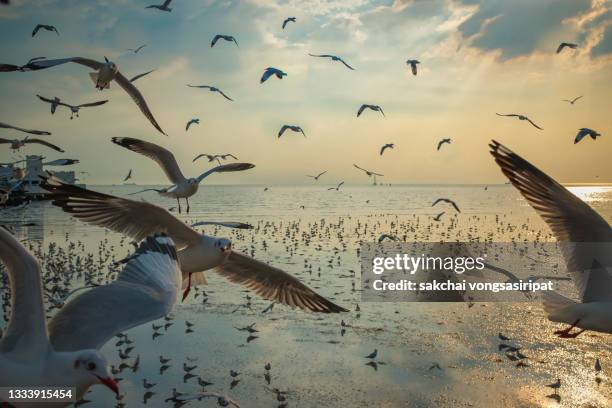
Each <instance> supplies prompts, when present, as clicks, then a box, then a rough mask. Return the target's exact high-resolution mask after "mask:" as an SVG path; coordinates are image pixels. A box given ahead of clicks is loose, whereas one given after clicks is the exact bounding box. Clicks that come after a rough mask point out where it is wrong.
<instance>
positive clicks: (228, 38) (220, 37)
mask: <svg viewBox="0 0 612 408" xmlns="http://www.w3.org/2000/svg"><path fill="white" fill-rule="evenodd" d="M219 40H225V41H229V42H232V41H233V42H234V43H235V44H236V47H238V41H236V39H235V38H234V37H233V36H231V35H223V34H217V35H215V37H214V38H213V39H212V41H211V42H210V48H212V47H214V46H215V44H216V43H217V41H219Z"/></svg>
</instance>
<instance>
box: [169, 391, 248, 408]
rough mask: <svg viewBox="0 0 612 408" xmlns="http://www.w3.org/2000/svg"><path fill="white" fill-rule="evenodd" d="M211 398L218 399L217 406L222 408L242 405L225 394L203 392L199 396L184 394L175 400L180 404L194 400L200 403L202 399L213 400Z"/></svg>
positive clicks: (238, 407)
mask: <svg viewBox="0 0 612 408" xmlns="http://www.w3.org/2000/svg"><path fill="white" fill-rule="evenodd" d="M211 397H212V398H216V399H217V404H219V406H220V407H227V406H229V405H230V404H231V405H233V406H235V407H236V408H240V405H239V404H238V402H236V401H235V400H233V399H232V398H230V397H229V396H228V395H223V394H219V393H216V392H206V391H202V392H199V393H197V394H189V395H188V394H182V395H179V396H177V397H176V398H175V400H176V401H177V402H178V403H185V402H188V401H193V400H198V401H200V400H201V399H202V398H211Z"/></svg>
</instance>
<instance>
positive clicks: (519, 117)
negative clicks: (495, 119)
mask: <svg viewBox="0 0 612 408" xmlns="http://www.w3.org/2000/svg"><path fill="white" fill-rule="evenodd" d="M495 114H496V115H497V116H508V117H511V118H518V119H519V120H526V121H527V122H529V123H531V125H532V126H533V127H535V128H537V129H540V130H543V129H542V128H541V127H539V126H538V125H536V124H535V123H533V122H532V121H531V119H529V118H528V117H527V116H525V115H519V114H516V113H507V114H504V113H497V112H495Z"/></svg>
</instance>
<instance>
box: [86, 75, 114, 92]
mask: <svg viewBox="0 0 612 408" xmlns="http://www.w3.org/2000/svg"><path fill="white" fill-rule="evenodd" d="M89 77H90V78H91V80H92V81H93V83H94V85H96V86H97V85H98V73H97V72H90V73H89ZM109 88H110V82H109V83H107V84H106V85H104V89H109Z"/></svg>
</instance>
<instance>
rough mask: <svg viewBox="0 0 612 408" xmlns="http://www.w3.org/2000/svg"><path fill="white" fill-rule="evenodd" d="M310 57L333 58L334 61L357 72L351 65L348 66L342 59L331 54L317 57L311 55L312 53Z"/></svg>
mask: <svg viewBox="0 0 612 408" xmlns="http://www.w3.org/2000/svg"><path fill="white" fill-rule="evenodd" d="M308 55H310V56H311V57H318V58H331V60H332V61H340V62H341V63H343V64H344V66H345V67H347V68H348V69H351V70H353V71H354V70H355V68H353V67H351V66H350V65H349V64H347V63H346V62H345V61H344V60H343V59H342V58H340V57H337V56H335V55H329V54H322V55H315V54H310V53H309V54H308Z"/></svg>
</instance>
